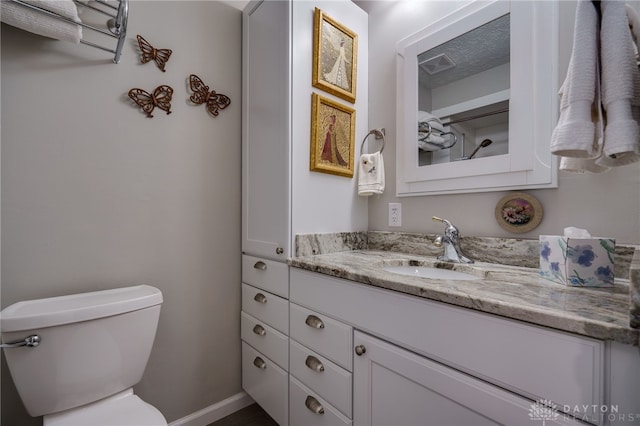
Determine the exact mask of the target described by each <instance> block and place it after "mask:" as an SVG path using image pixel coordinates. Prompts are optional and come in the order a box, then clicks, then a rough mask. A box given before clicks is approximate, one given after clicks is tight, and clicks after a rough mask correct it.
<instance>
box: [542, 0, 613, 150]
mask: <svg viewBox="0 0 640 426" xmlns="http://www.w3.org/2000/svg"><path fill="white" fill-rule="evenodd" d="M598 30H599V17H598V12H597V10H596V8H595V6H594V5H593V3H592V2H591V1H580V2H578V6H577V9H576V18H575V30H574V35H573V49H572V51H571V59H570V61H569V69H568V71H567V77H566V78H565V81H564V83H563V84H562V87H561V88H560V97H561V99H560V117H559V119H558V125H557V126H556V128H555V129H554V131H553V134H552V136H551V152H552V153H553V154H555V155H559V156H563V157H572V158H596V157H598V156H599V155H600V152H601V145H599V144H600V142H601V139H598V138H596V128H595V123H594V122H595V121H597V120H598V105H599V101H600V99H599V96H598V90H597V80H598V67H599V65H598V56H599V55H598V45H599V42H598V33H599V31H598Z"/></svg>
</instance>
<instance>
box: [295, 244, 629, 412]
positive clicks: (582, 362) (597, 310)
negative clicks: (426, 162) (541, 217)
mask: <svg viewBox="0 0 640 426" xmlns="http://www.w3.org/2000/svg"><path fill="white" fill-rule="evenodd" d="M420 261H425V257H424V256H412V255H408V254H403V253H394V252H375V251H351V252H340V253H332V254H324V255H317V256H306V257H299V258H293V259H291V261H290V263H291V265H292V266H294V268H292V269H291V274H290V304H289V315H290V376H291V379H290V381H291V385H290V419H289V421H290V422H291V424H351V423H353V424H361V425H370V424H443V422H452V423H453V424H473V425H477V424H494V423H498V424H528V423H529V421H531V420H539V421H542V420H543V419H544V420H545V421H546V422H549V423H554V422H555V424H581V422H587V423H591V424H597V425H606V424H624V423H628V422H629V421H630V419H633V418H635V419H636V420H634V421H637V420H638V413H640V399H639V398H638V395H639V394H640V383H639V379H640V372H639V369H638V366H640V352H639V349H638V346H637V345H638V330H635V329H631V328H629V327H628V320H629V299H628V288H627V287H626V286H625V282H624V281H621V282H619V283H617V285H618V286H619V288H617V289H616V290H610V289H609V290H605V292H606V293H603V291H602V290H593V289H583V288H581V289H574V288H568V287H567V288H565V287H562V286H559V285H557V284H554V283H550V282H544V281H540V279H539V278H538V276H537V269H532V268H520V267H508V266H502V265H493V264H488V263H477V264H476V265H474V266H472V267H471V268H474V269H476V270H477V271H480V273H483V274H484V278H483V279H481V280H475V281H448V280H430V279H424V278H416V277H408V276H401V275H398V274H394V273H391V272H387V271H385V270H384V268H383V267H384V266H385V265H397V264H400V263H405V264H411V263H415V262H420ZM434 265H435V264H434ZM460 268H469V267H468V266H463V265H460ZM467 271H469V269H467ZM477 271H476V273H477ZM625 291H627V293H626V294H625ZM407 293H408V294H407ZM309 318H312V320H309ZM310 322H311V324H309V323H310ZM318 323H321V324H323V326H322V327H319V326H317V324H318ZM309 357H312V358H313V359H317V360H319V362H320V363H321V364H322V365H323V366H324V371H318V368H317V366H316V367H315V368H313V367H312V366H309V365H308V364H307V363H306V361H307V360H308V359H309ZM309 401H311V403H310V402H309ZM318 407H321V408H318ZM319 410H322V411H323V413H322V414H320V413H319ZM440 416H442V417H440ZM327 419H330V420H327Z"/></svg>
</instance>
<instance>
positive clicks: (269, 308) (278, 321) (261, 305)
mask: <svg viewBox="0 0 640 426" xmlns="http://www.w3.org/2000/svg"><path fill="white" fill-rule="evenodd" d="M242 310H243V311H245V312H246V313H248V314H249V315H251V316H252V317H255V318H257V319H259V320H260V321H264V322H266V323H267V324H269V325H270V326H271V327H273V328H275V329H276V330H278V331H281V332H282V333H284V334H289V302H288V301H287V300H286V299H283V298H282V297H279V296H276V295H275V294H272V293H269V292H267V291H264V290H260V289H257V288H255V287H251V286H250V285H246V284H242Z"/></svg>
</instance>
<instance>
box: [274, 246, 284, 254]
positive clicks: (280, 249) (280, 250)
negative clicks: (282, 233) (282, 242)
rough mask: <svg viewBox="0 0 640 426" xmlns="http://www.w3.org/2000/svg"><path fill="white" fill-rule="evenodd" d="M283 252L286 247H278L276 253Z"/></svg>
mask: <svg viewBox="0 0 640 426" xmlns="http://www.w3.org/2000/svg"><path fill="white" fill-rule="evenodd" d="M282 253H284V249H283V248H282V247H278V248H277V249H276V254H282Z"/></svg>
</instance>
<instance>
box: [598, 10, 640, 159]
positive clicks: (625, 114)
mask: <svg viewBox="0 0 640 426" xmlns="http://www.w3.org/2000/svg"><path fill="white" fill-rule="evenodd" d="M600 9H601V13H602V29H601V31H600V42H601V54H600V58H601V61H600V62H601V66H602V105H603V107H604V110H605V112H606V124H605V128H604V141H605V142H604V152H603V155H602V157H601V158H599V159H598V160H597V163H598V164H600V165H602V166H608V167H612V166H619V165H625V164H630V163H634V162H637V161H640V70H638V66H637V64H636V52H635V50H636V47H635V45H634V42H633V37H632V34H631V30H630V28H629V23H630V20H629V19H628V17H627V8H626V7H625V3H624V2H621V1H617V0H603V1H602V2H601V3H600ZM629 10H630V11H631V13H633V11H632V9H629ZM634 20H635V21H637V19H635V18H634V19H632V20H631V21H634Z"/></svg>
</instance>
